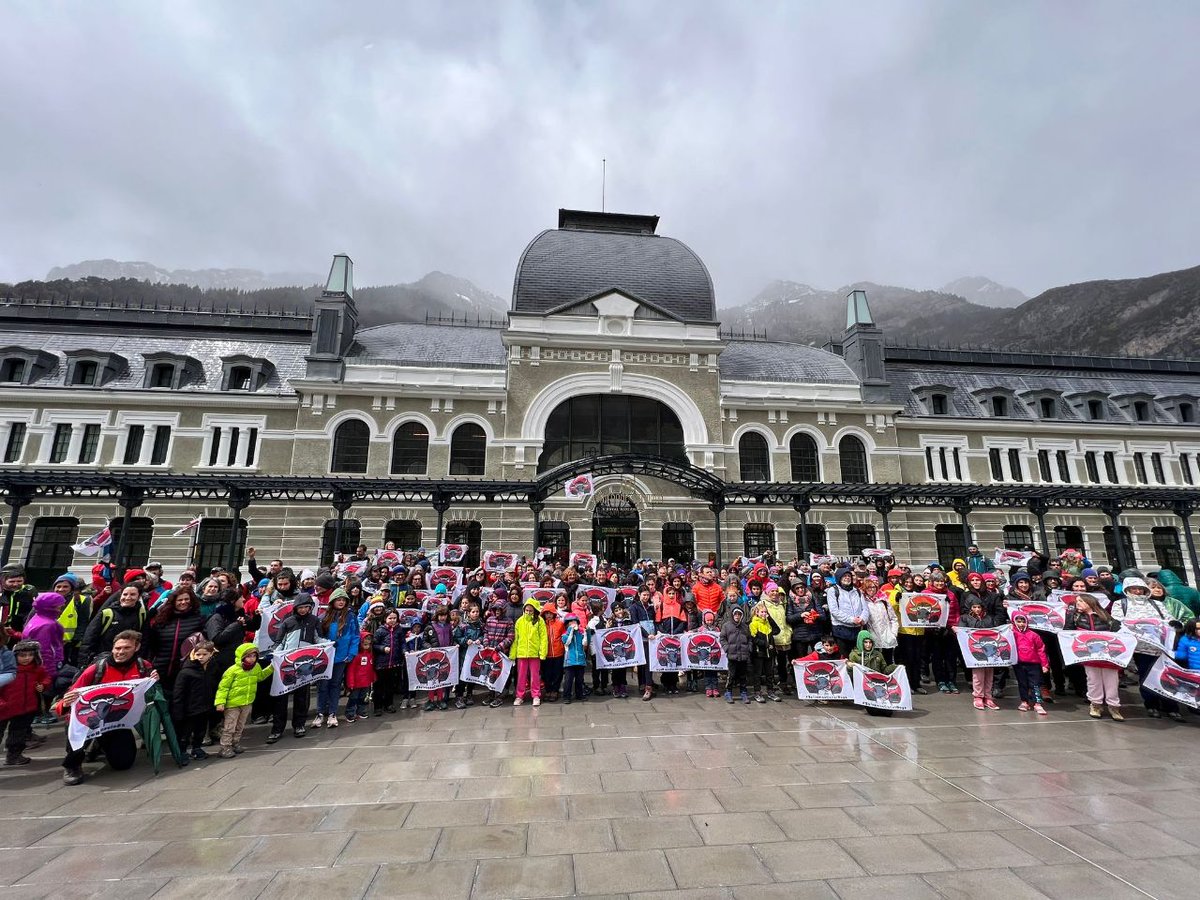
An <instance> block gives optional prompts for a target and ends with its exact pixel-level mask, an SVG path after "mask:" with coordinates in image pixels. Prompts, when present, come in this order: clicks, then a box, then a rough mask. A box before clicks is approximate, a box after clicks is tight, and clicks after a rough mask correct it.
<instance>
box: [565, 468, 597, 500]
mask: <svg viewBox="0 0 1200 900" xmlns="http://www.w3.org/2000/svg"><path fill="white" fill-rule="evenodd" d="M563 493H564V494H566V495H567V499H568V500H578V501H580V502H585V501H586V500H587V499H588V498H589V497H591V496H592V495H593V494H594V493H596V483H595V481H593V480H592V476H591V475H588V474H583V475H576V476H575V477H574V478H572V479H570V480H569V481H567V483H566V484H565V485H564V486H563Z"/></svg>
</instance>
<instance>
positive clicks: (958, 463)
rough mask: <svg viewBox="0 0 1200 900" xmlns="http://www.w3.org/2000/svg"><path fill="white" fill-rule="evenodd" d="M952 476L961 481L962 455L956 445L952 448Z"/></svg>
mask: <svg viewBox="0 0 1200 900" xmlns="http://www.w3.org/2000/svg"><path fill="white" fill-rule="evenodd" d="M954 477H955V478H957V479H958V480H959V481H962V457H961V456H960V455H959V452H958V448H957V447H955V448H954Z"/></svg>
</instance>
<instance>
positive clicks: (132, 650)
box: [54, 630, 158, 785]
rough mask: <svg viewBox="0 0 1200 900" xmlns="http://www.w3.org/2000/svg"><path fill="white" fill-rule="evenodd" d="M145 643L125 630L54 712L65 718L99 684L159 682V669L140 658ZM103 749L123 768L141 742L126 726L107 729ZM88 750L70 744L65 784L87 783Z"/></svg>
mask: <svg viewBox="0 0 1200 900" xmlns="http://www.w3.org/2000/svg"><path fill="white" fill-rule="evenodd" d="M141 646H142V635H141V633H140V632H137V631H133V630H126V631H122V632H121V633H120V634H118V635H117V636H116V637H115V638H114V639H113V645H112V650H111V651H110V652H108V653H106V654H103V655H102V656H101V657H100V658H99V659H98V660H96V662H94V663H92V664H91V665H90V666H88V667H87V668H86V669H84V670H83V671H82V672H80V673H79V677H78V678H76V679H75V683H74V684H73V685H71V689H70V690H69V691H67V692H66V693H65V694H63V696H62V699H60V700H59V701H58V702H57V703H56V704H54V711H55V712H56V713H57V714H58V715H60V716H63V717H64V718H65V717H66V716H67V714H68V712H69V710H70V708H71V707H72V706H73V705H74V704H75V701H76V700H78V699H79V693H80V690H81V689H82V688H85V687H93V686H94V685H97V684H112V683H114V682H117V681H133V680H135V679H138V678H149V679H151V680H152V681H158V672H156V671H155V669H154V666H152V665H150V663H148V662H146V661H145V660H144V659H139V658H138V651H139V650H140V649H141ZM96 740H97V742H98V743H99V746H100V749H101V751H102V752H103V753H104V756H105V758H107V760H108V765H109V766H110V767H111V768H112V769H114V770H115V771H118V772H119V771H122V770H124V769H129V768H131V767H132V766H133V761H134V759H135V758H136V757H137V743H136V742H135V741H134V739H133V732H132V731H131V730H129V729H126V728H121V729H118V730H116V731H109V732H106V733H104V734H102V735H100V737H98V738H97V739H96ZM85 754H86V751H85V750H84V749H83V748H82V747H80V748H79V749H78V750H72V749H71V745H70V744H68V745H67V755H66V756H64V757H63V762H62V766H63V784H69V785H74V784H81V783H82V782H83V759H84V756H85Z"/></svg>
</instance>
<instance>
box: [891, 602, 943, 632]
mask: <svg viewBox="0 0 1200 900" xmlns="http://www.w3.org/2000/svg"><path fill="white" fill-rule="evenodd" d="M949 619H950V603H949V601H948V600H947V598H946V595H945V594H901V595H900V624H901V625H903V626H904V627H905V628H945V627H946V622H948V621H949Z"/></svg>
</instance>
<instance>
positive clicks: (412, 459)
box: [392, 422, 429, 475]
mask: <svg viewBox="0 0 1200 900" xmlns="http://www.w3.org/2000/svg"><path fill="white" fill-rule="evenodd" d="M428 464H429V429H428V428H426V427H425V426H424V425H422V424H421V423H420V422H405V423H404V424H403V425H401V426H400V427H399V428H397V429H396V434H395V436H394V437H393V438H392V474H393V475H424V474H425V471H426V467H427V466H428Z"/></svg>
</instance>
